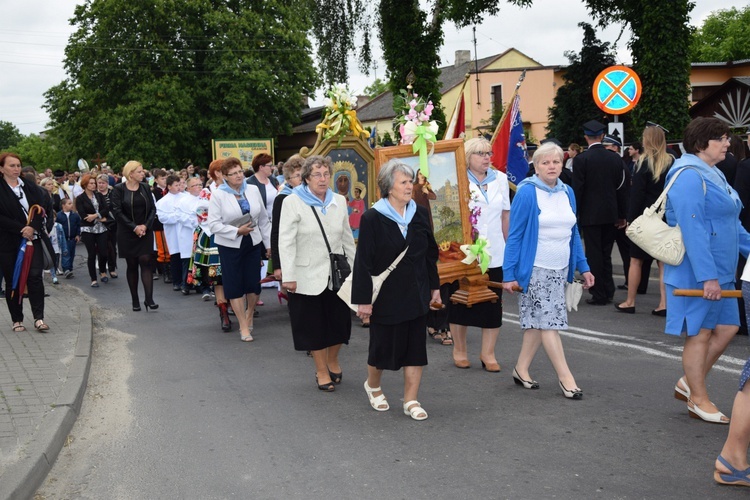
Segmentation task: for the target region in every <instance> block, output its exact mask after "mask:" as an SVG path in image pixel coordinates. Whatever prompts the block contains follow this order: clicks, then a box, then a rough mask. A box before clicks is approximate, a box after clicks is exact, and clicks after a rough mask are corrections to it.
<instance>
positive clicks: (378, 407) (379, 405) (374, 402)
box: [365, 380, 390, 411]
mask: <svg viewBox="0 0 750 500" xmlns="http://www.w3.org/2000/svg"><path fill="white" fill-rule="evenodd" d="M380 390H381V389H380V387H374V388H373V387H370V386H369V385H367V380H365V391H366V392H367V398H368V399H369V400H370V406H372V409H373V410H375V411H388V410H389V409H390V405H388V401H387V400H386V399H385V394H381V395H380V396H373V395H372V393H373V392H378V391H380ZM383 405H385V406H383Z"/></svg>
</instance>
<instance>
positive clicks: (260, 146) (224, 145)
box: [211, 139, 274, 169]
mask: <svg viewBox="0 0 750 500" xmlns="http://www.w3.org/2000/svg"><path fill="white" fill-rule="evenodd" d="M211 151H212V153H213V159H214V160H223V159H226V158H229V157H234V158H239V159H240V161H241V162H242V167H243V168H245V169H247V168H250V167H251V164H252V162H253V158H255V156H256V155H259V154H261V153H266V154H267V155H270V156H271V158H273V157H274V156H273V139H212V140H211Z"/></svg>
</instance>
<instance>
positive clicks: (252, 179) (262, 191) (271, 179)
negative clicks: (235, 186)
mask: <svg viewBox="0 0 750 500" xmlns="http://www.w3.org/2000/svg"><path fill="white" fill-rule="evenodd" d="M268 181H269V182H270V183H271V185H272V186H273V187H275V188H278V187H279V181H277V180H276V178H275V177H273V176H271V177H269V178H268ZM245 182H246V183H248V184H252V185H253V186H255V187H257V188H258V191H260V197H261V198H263V206H264V207H267V206H268V202H267V201H266V185H265V184H263V183H262V182H260V181H259V180H258V179H257V178H256V177H255V175H253V176H251V177H250V178H248V179H247V180H246V181H245Z"/></svg>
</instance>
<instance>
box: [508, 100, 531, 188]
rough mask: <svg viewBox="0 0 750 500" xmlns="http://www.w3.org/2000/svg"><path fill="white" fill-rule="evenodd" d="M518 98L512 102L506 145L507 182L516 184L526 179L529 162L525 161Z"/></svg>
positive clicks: (524, 137)
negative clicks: (508, 135) (508, 136)
mask: <svg viewBox="0 0 750 500" xmlns="http://www.w3.org/2000/svg"><path fill="white" fill-rule="evenodd" d="M520 101H521V99H520V97H519V96H516V98H515V99H514V100H513V108H512V109H511V114H510V119H511V120H512V121H511V128H510V138H509V144H508V165H507V167H506V173H507V174H508V180H509V181H510V182H512V183H513V184H518V183H519V182H521V181H522V180H524V179H525V178H526V174H527V173H528V171H529V162H528V160H527V159H526V136H525V135H524V133H523V121H522V120H521V109H520Z"/></svg>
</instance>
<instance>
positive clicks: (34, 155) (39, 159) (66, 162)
mask: <svg viewBox="0 0 750 500" xmlns="http://www.w3.org/2000/svg"><path fill="white" fill-rule="evenodd" d="M10 151H11V152H13V153H16V154H17V155H18V156H20V157H21V159H22V160H23V165H24V167H26V166H31V167H34V168H36V169H37V170H38V171H42V170H44V169H45V168H51V169H53V170H54V169H57V168H62V169H63V170H67V169H68V168H69V167H70V166H72V165H74V164H75V158H74V157H73V156H71V155H70V154H69V153H67V152H66V150H65V149H64V148H62V147H60V144H59V141H58V140H57V138H56V137H55V136H54V135H52V136H50V135H48V136H47V137H45V138H44V139H42V138H41V137H40V136H38V135H36V134H31V135H29V136H25V137H23V138H22V139H21V140H20V141H19V142H18V144H16V145H15V146H13V147H12V148H10Z"/></svg>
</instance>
